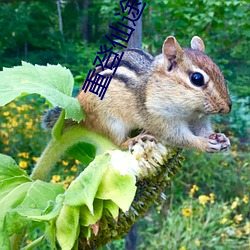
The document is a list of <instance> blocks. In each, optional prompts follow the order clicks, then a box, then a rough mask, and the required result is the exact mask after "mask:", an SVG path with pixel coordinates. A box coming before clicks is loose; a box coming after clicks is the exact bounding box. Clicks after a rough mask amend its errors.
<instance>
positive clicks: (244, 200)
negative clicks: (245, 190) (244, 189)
mask: <svg viewBox="0 0 250 250" xmlns="http://www.w3.org/2000/svg"><path fill="white" fill-rule="evenodd" d="M248 201H249V198H248V195H246V194H245V195H244V197H243V202H244V203H246V204H247V203H248Z"/></svg>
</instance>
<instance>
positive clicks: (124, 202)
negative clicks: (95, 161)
mask: <svg viewBox="0 0 250 250" xmlns="http://www.w3.org/2000/svg"><path fill="white" fill-rule="evenodd" d="M135 183H136V179H135V176H133V175H130V174H126V175H121V174H120V172H119V171H117V170H116V169H113V168H112V167H109V168H108V169H107V171H106V173H105V175H104V176H103V179H102V181H101V183H100V186H99V188H98V191H97V194H96V198H99V199H103V200H112V201H113V202H114V203H115V204H116V205H118V206H119V207H120V208H121V209H122V210H123V211H124V212H126V211H128V210H129V207H130V205H131V203H132V201H133V199H134V196H135V192H136V185H135Z"/></svg>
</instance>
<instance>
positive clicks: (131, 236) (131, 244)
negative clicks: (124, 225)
mask: <svg viewBox="0 0 250 250" xmlns="http://www.w3.org/2000/svg"><path fill="white" fill-rule="evenodd" d="M136 241H137V225H136V224H134V226H132V227H131V229H130V231H129V233H128V234H127V236H126V245H125V249H126V250H136Z"/></svg>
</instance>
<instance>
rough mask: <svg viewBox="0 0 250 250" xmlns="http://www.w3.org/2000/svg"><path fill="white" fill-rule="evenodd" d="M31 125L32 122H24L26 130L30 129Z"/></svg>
mask: <svg viewBox="0 0 250 250" xmlns="http://www.w3.org/2000/svg"><path fill="white" fill-rule="evenodd" d="M32 125H33V122H32V120H30V121H28V122H26V128H27V129H32Z"/></svg>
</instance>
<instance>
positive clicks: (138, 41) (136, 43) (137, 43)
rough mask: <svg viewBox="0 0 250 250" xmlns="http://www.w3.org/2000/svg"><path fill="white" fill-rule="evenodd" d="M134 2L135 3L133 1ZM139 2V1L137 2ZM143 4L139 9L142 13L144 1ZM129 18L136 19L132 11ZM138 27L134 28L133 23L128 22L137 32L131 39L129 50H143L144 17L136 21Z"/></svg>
mask: <svg viewBox="0 0 250 250" xmlns="http://www.w3.org/2000/svg"><path fill="white" fill-rule="evenodd" d="M131 2H133V1H131ZM136 2H138V0H137V1H136ZM140 2H141V4H140V5H139V6H137V7H138V9H139V10H140V11H141V9H142V6H143V1H142V0H141V1H140ZM129 18H131V19H133V18H134V17H133V16H132V11H131V12H130V14H129ZM135 24H136V26H135V27H134V25H133V23H132V22H131V21H129V22H128V26H130V27H134V28H135V30H134V32H133V34H132V36H131V37H130V39H129V43H128V48H139V49H141V48H142V15H141V17H140V18H139V20H138V21H136V23H135Z"/></svg>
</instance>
